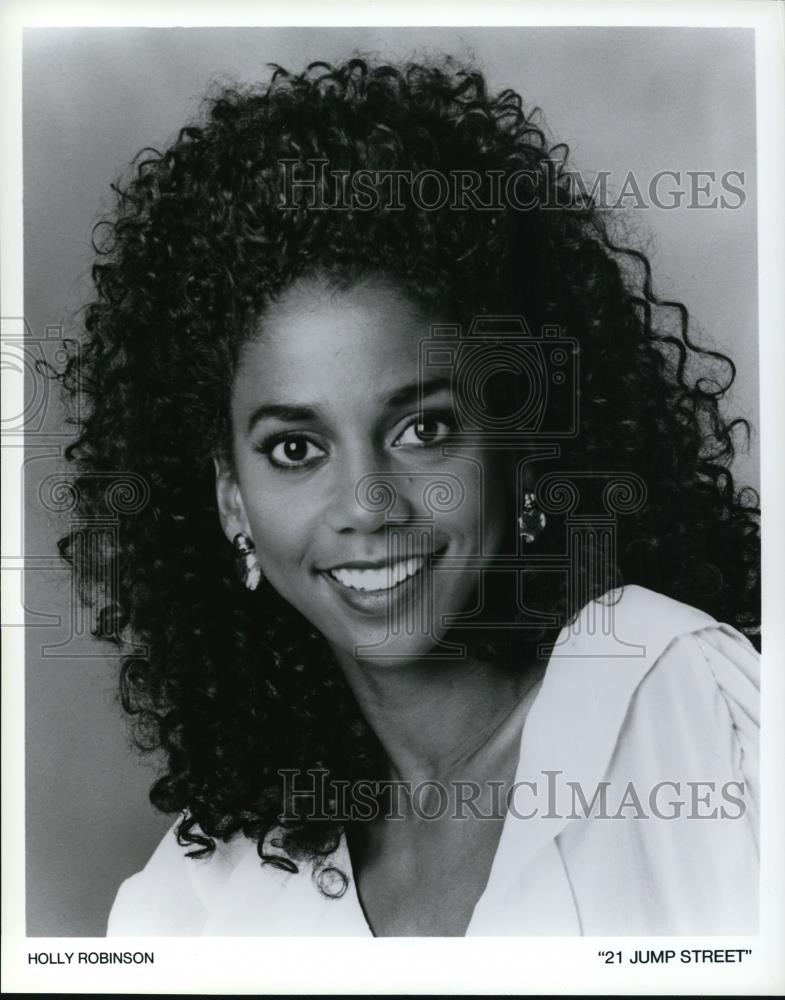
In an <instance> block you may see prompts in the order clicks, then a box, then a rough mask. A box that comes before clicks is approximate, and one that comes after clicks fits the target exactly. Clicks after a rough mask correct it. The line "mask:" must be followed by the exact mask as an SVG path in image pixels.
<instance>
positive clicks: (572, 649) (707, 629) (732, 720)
mask: <svg viewBox="0 0 785 1000" xmlns="http://www.w3.org/2000/svg"><path fill="white" fill-rule="evenodd" d="M759 659H760V658H759V654H758V653H757V651H756V650H755V648H754V647H753V645H752V643H751V642H750V641H749V639H747V638H746V637H745V636H744V635H742V633H741V632H739V631H738V630H737V629H735V628H733V627H732V626H730V625H728V624H726V623H723V622H718V621H716V620H715V619H714V618H712V617H711V616H710V615H708V614H706V613H705V612H703V611H701V610H700V609H698V608H694V607H692V606H690V605H687V604H683V603H681V602H679V601H675V600H673V599H672V598H670V597H667V596H665V595H663V594H659V593H656V592H654V591H651V590H648V589H646V588H643V587H638V586H629V587H625V588H623V590H621V591H615V592H611V593H609V594H606V595H605V596H604V597H603V598H601V599H599V600H598V601H593V602H591V603H590V604H587V605H586V606H585V607H584V608H583V609H582V611H581V613H580V615H579V616H578V617H577V619H576V620H575V621H574V622H573V623H572V624H571V625H570V627H569V628H568V629H565V630H564V632H563V633H562V635H561V637H560V642H559V643H558V644H557V646H556V647H555V648H554V652H553V654H552V659H551V662H550V664H549V667H548V671H547V672H546V679H545V682H544V688H545V689H546V690H545V692H544V693H545V694H546V695H547V697H546V698H545V699H543V705H542V706H541V714H542V715H543V722H542V726H541V728H542V730H543V731H542V734H541V738H542V740H543V741H544V742H545V743H546V744H547V743H548V739H549V737H548V734H547V732H546V730H552V729H553V723H554V720H558V722H559V724H560V725H559V731H562V730H564V728H565V726H566V728H567V729H568V731H569V732H570V733H572V734H573V739H572V741H571V745H572V746H574V747H575V751H574V754H573V756H575V758H576V759H575V760H572V764H573V765H574V766H575V768H577V769H578V770H581V769H583V770H585V769H586V768H588V766H589V765H588V763H587V761H593V762H594V768H593V770H594V771H598V772H599V770H603V769H605V768H607V766H608V764H609V762H610V760H611V757H613V758H615V759H616V762H617V763H619V764H621V763H623V764H624V765H625V766H629V770H630V772H631V773H633V772H634V773H640V771H641V769H646V768H647V767H649V766H651V767H656V768H657V769H658V770H660V771H663V773H664V772H665V771H667V766H668V764H673V765H674V766H677V767H678V770H679V772H681V771H684V769H685V768H688V769H690V770H693V771H695V774H696V776H701V775H703V774H707V773H709V772H712V773H715V772H716V773H717V774H724V775H726V776H727V777H729V778H730V777H733V776H738V777H741V778H748V779H749V781H750V786H751V788H750V790H751V793H752V794H753V796H754V798H757V740H758V726H759ZM589 705H591V706H592V710H591V712H587V706H589ZM546 707H547V708H548V711H547V713H546V712H545V708H546ZM564 754H565V755H567V756H569V755H568V754H567V751H564ZM753 786H754V790H753Z"/></svg>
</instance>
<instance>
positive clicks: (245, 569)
mask: <svg viewBox="0 0 785 1000" xmlns="http://www.w3.org/2000/svg"><path fill="white" fill-rule="evenodd" d="M232 545H234V551H235V556H234V557H235V562H236V563H237V575H238V576H239V578H240V582H241V583H242V584H243V585H244V586H245V587H247V588H248V590H256V588H257V587H258V586H259V584H260V582H261V579H262V567H261V566H260V565H259V560H258V559H257V558H256V555H255V553H256V546H255V545H254V543H253V542H252V541H251V539H250V538H249V537H248V535H246V534H245V533H244V532H242V531H241V532H239V533H238V534H236V535H235V536H234V540H233V541H232Z"/></svg>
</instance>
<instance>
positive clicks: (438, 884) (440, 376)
mask: <svg viewBox="0 0 785 1000" xmlns="http://www.w3.org/2000/svg"><path fill="white" fill-rule="evenodd" d="M557 152H558V153H559V156H558V157H557V156H556V153H557ZM563 153H564V150H563V147H560V148H559V149H558V150H556V149H549V147H548V144H547V142H546V139H545V136H544V134H543V132H542V130H541V128H540V126H539V125H538V124H537V121H536V118H535V117H534V116H531V117H527V115H526V114H525V113H524V111H523V110H522V102H521V100H520V98H519V97H518V95H517V94H515V93H513V92H512V91H504V92H503V93H501V94H498V95H493V94H490V93H488V92H487V89H486V85H485V82H484V80H483V78H482V76H481V74H479V73H478V72H476V71H474V70H471V69H469V70H466V69H460V68H456V67H455V66H454V65H453V64H452V63H450V62H449V61H448V62H446V63H445V64H443V65H406V66H403V67H392V66H386V65H382V64H371V63H367V62H364V61H362V60H359V59H354V60H351V61H349V62H347V63H345V64H343V65H340V66H334V67H331V66H327V65H323V64H315V65H312V66H311V67H309V68H308V69H307V70H306V71H305V72H304V73H302V74H300V75H290V74H288V73H286V72H285V71H283V70H281V69H277V70H276V71H275V73H274V74H273V77H272V79H271V81H270V83H269V84H267V85H265V86H263V87H260V88H258V89H255V90H254V89H249V90H244V91H239V90H238V91H232V90H225V91H222V92H220V93H218V94H217V95H216V96H215V97H214V98H213V99H212V100H211V101H210V103H209V105H208V107H207V110H206V112H205V114H204V117H203V118H202V119H201V120H200V121H199V122H197V123H196V124H194V125H192V126H189V127H187V128H185V129H183V130H182V131H181V133H180V135H179V137H178V139H177V141H176V142H175V143H174V144H173V145H172V146H171V147H170V148H169V149H168V150H166V151H165V152H164V153H163V154H158V153H152V154H150V152H149V151H148V155H147V158H146V159H144V160H143V161H142V162H140V163H139V164H138V166H137V169H136V172H135V175H134V176H133V178H132V179H131V180H130V181H129V183H128V184H127V185H126V186H124V187H123V188H119V189H118V203H117V210H116V213H115V215H114V217H113V218H112V220H110V221H109V223H108V234H109V235H108V239H107V240H106V241H105V242H102V243H101V245H100V246H99V247H98V248H97V249H98V253H99V261H98V263H97V264H96V267H95V270H94V277H95V282H96V288H97V295H96V299H95V301H94V302H93V303H92V304H91V306H90V307H89V309H88V312H87V319H86V327H87V335H88V336H87V343H86V346H85V348H83V351H82V360H81V366H80V367H79V368H78V367H77V364H76V361H75V360H74V362H72V364H71V367H70V369H69V372H68V374H67V377H66V384H67V385H68V386H69V387H70V389H71V390H72V391H73V392H76V391H79V390H81V391H82V392H83V393H85V394H86V395H87V398H88V401H89V403H90V408H89V414H88V416H87V418H86V419H85V421H84V423H83V425H82V427H81V432H80V436H79V438H78V440H77V441H76V443H75V444H74V445H73V447H72V448H71V452H70V457H71V458H72V459H73V460H74V461H75V462H76V463H77V465H78V468H79V470H80V472H81V473H82V474H83V475H82V477H81V478H80V501H79V502H80V504H81V506H82V510H83V513H84V514H85V515H88V514H93V515H95V514H100V512H101V510H102V505H103V504H104V502H105V500H104V498H105V495H106V485H107V477H109V480H111V474H112V473H113V472H117V471H119V470H123V471H126V472H133V473H135V474H137V475H138V476H141V477H143V478H144V480H145V481H146V483H147V485H148V487H149V501H148V502H147V504H146V505H145V506H144V507H143V508H142V509H141V510H139V511H136V512H134V513H133V514H129V515H128V516H127V517H126V518H125V519H124V521H123V523H122V524H121V530H120V534H119V541H118V543H117V545H116V546H114V547H109V548H105V549H104V550H102V551H101V552H100V553H99V555H98V557H96V556H95V554H94V553H92V554H91V557H90V560H89V561H88V559H87V558H86V556H85V552H86V551H87V549H86V547H85V546H83V545H82V544H81V541H80V533H79V530H78V529H76V530H75V531H73V532H72V533H71V534H70V535H69V536H68V537H67V538H65V539H64V540H63V542H62V546H61V547H62V551H63V553H64V555H65V556H66V558H69V559H70V560H71V561H72V563H73V565H74V567H75V569H76V571H77V573H78V575H79V578H80V580H81V581H82V583H83V585H84V586H85V587H92V589H93V590H94V581H95V579H96V578H98V577H99V576H101V578H102V579H112V580H113V581H115V582H114V584H113V586H112V588H111V591H110V593H108V594H106V595H104V596H103V597H102V599H101V606H100V614H99V622H100V626H99V633H100V634H101V635H102V636H103V637H105V638H107V639H109V640H114V641H116V642H120V641H122V640H123V639H124V638H125V637H128V636H133V637H134V638H135V639H137V640H138V641H140V642H142V643H144V644H145V646H146V650H147V655H146V656H138V655H137V656H129V657H126V659H125V661H124V663H123V668H122V675H121V685H122V697H123V704H124V707H125V708H126V710H127V711H128V712H129V713H130V715H131V716H132V717H133V718H134V721H135V725H136V730H135V731H136V735H137V742H138V743H139V745H140V747H143V748H147V749H160V750H161V751H163V759H164V760H165V761H166V767H165V773H164V774H163V775H162V776H161V777H160V778H159V780H158V781H157V782H156V783H155V785H154V786H153V789H152V792H151V799H152V801H153V803H154V804H155V805H156V806H157V807H158V808H159V809H161V810H163V811H165V812H170V813H180V814H181V816H180V818H179V819H178V821H177V823H176V824H175V826H174V827H173V829H172V830H171V831H170V833H169V834H168V835H167V836H166V837H165V838H164V840H163V842H162V843H161V845H160V847H159V848H158V850H157V851H156V852H155V854H154V856H153V858H152V859H151V861H150V862H149V864H148V866H147V867H146V868H145V869H144V871H143V872H141V873H139V874H138V875H136V876H134V877H133V878H131V879H129V880H128V881H126V883H124V885H123V886H122V887H121V889H120V892H119V893H118V897H117V900H116V902H115V905H114V908H113V910H112V914H111V917H110V924H109V933H110V934H176V935H177V934H207V935H211V934H216V935H217V934H307V935H310V934H354V933H356V934H364V935H368V934H375V935H378V936H383V935H423V934H427V935H451V936H455V935H463V934H581V933H582V934H599V933H603V934H607V933H641V934H642V933H720V932H722V933H730V932H738V931H746V932H750V931H753V930H754V929H755V926H756V920H757V897H756V880H757V841H756V837H757V833H756V831H757V826H756V815H757V793H756V789H757V776H756V765H755V751H756V732H757V728H756V719H757V707H756V705H757V702H756V694H757V687H756V672H757V657H756V655H755V650H754V648H753V646H752V645H751V643H750V641H749V639H748V638H747V637H745V634H744V633H745V632H746V633H747V634H748V635H751V636H754V635H755V634H756V628H757V614H758V591H757V585H758V583H757V581H758V576H757V559H758V552H757V522H756V515H757V513H758V512H757V510H756V508H755V507H754V503H755V499H756V498H755V497H754V495H753V494H752V493H751V492H749V493H748V492H746V491H738V490H737V489H736V487H735V485H734V482H733V478H732V475H731V473H730V471H729V465H730V462H731V460H732V458H733V454H734V445H733V440H732V433H733V430H734V428H735V427H736V425H737V424H739V423H742V422H740V421H734V422H731V423H728V422H727V421H726V420H725V419H724V418H723V417H722V415H721V414H720V411H719V407H718V403H719V400H720V398H721V397H722V396H723V394H724V392H725V390H726V389H727V387H728V385H729V384H730V382H731V381H732V379H733V366H732V364H731V363H730V362H729V361H728V359H726V358H724V357H723V356H722V355H718V354H716V353H714V352H707V351H704V350H702V349H700V348H698V347H696V346H695V345H694V344H693V343H692V342H691V341H690V340H689V337H688V334H687V313H686V310H684V308H683V307H681V306H679V305H674V304H670V303H668V304H663V303H659V302H658V300H657V299H656V298H655V296H654V293H653V291H652V288H651V282H650V275H649V268H648V263H647V261H646V259H645V257H643V256H642V255H641V254H640V253H638V252H636V251H632V250H624V249H621V248H619V247H617V246H616V245H615V244H614V242H613V241H612V239H611V237H610V235H609V232H608V229H607V226H606V224H605V222H604V219H603V216H602V215H601V214H600V211H599V209H598V208H597V206H595V205H594V204H593V203H592V200H591V198H590V197H588V196H586V195H585V194H581V193H580V192H579V191H576V190H575V186H574V185H573V184H572V183H571V178H570V175H569V174H568V172H567V171H566V169H565V166H564V162H563V161H564V156H563ZM559 161H561V162H559ZM636 269H637V271H636ZM674 320H675V326H674ZM696 361H698V362H700V365H699V371H698V372H697V375H696V373H695V372H694V371H693V368H694V363H695V362H696ZM723 375H725V383H724V385H723V384H721V383H720V382H719V381H718V380H717V379H718V377H721V376H723ZM698 376H699V377H698ZM707 818H708V819H711V820H712V822H709V823H707V822H705V820H706V819H707Z"/></svg>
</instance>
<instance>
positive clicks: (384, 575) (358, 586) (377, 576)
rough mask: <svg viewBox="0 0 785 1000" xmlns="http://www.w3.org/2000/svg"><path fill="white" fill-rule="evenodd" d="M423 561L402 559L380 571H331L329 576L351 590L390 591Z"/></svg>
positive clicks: (416, 569) (420, 559)
mask: <svg viewBox="0 0 785 1000" xmlns="http://www.w3.org/2000/svg"><path fill="white" fill-rule="evenodd" d="M424 561H425V560H424V559H422V558H417V559H402V560H401V561H400V562H396V563H392V565H390V566H382V567H381V568H380V569H331V570H328V573H329V574H330V576H331V577H332V578H333V579H334V580H337V581H338V583H340V584H343V586H344V587H350V588H351V589H352V590H392V588H393V587H397V586H398V584H399V583H403V581H404V580H406V579H408V578H409V577H410V576H414V574H415V573H419V572H420V570H421V569H422V567H423V563H424Z"/></svg>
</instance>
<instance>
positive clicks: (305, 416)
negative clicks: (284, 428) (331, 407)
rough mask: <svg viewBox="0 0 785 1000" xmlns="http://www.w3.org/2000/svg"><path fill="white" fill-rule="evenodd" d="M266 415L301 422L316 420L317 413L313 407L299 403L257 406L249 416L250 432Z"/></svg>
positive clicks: (291, 421)
mask: <svg viewBox="0 0 785 1000" xmlns="http://www.w3.org/2000/svg"><path fill="white" fill-rule="evenodd" d="M264 417H275V418H276V419H277V420H285V421H288V422H290V423H300V422H305V421H308V420H316V419H317V413H316V410H314V409H313V408H312V407H310V406H304V405H302V404H298V403H269V404H267V405H266V406H257V408H256V409H255V410H254V411H253V413H252V414H251V416H250V417H249V418H248V432H249V433H250V432H251V431H252V430H253V428H254V424H255V423H256V422H257V421H258V420H262V419H263V418H264Z"/></svg>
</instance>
